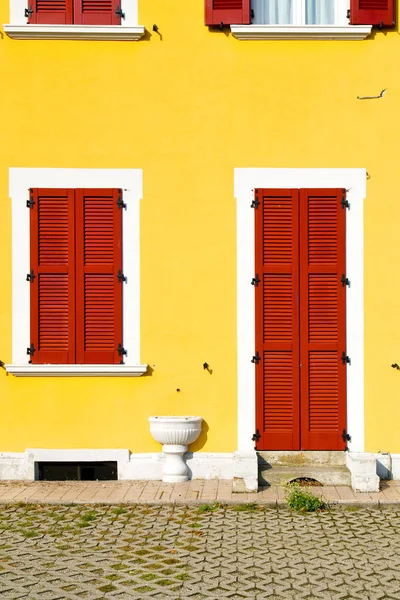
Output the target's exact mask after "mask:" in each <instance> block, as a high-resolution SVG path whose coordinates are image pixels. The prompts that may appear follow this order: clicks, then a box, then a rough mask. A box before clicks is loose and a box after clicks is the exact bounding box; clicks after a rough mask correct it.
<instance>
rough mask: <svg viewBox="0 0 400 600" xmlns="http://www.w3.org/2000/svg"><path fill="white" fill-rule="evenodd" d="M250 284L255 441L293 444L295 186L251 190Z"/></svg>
mask: <svg viewBox="0 0 400 600" xmlns="http://www.w3.org/2000/svg"><path fill="white" fill-rule="evenodd" d="M255 194H256V197H258V200H259V202H260V205H259V207H258V208H256V209H255V249H256V259H255V270H256V274H257V275H258V278H259V279H260V283H259V285H258V286H256V287H255V312H256V348H255V350H256V351H257V352H258V353H259V355H260V362H259V364H257V365H256V366H255V369H256V396H257V409H256V427H257V429H258V430H259V432H260V434H261V439H260V440H259V442H258V443H257V446H258V448H260V449H262V450H270V449H271V450H291V449H296V448H299V443H300V425H299V314H298V296H299V289H298V286H299V283H298V277H299V275H298V265H299V222H298V205H299V191H298V190H262V189H260V190H256V191H255Z"/></svg>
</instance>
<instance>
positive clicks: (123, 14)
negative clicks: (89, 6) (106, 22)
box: [115, 6, 125, 19]
mask: <svg viewBox="0 0 400 600" xmlns="http://www.w3.org/2000/svg"><path fill="white" fill-rule="evenodd" d="M115 14H116V15H117V17H119V18H120V19H125V13H124V12H122V8H121V7H120V6H117V7H116V9H115Z"/></svg>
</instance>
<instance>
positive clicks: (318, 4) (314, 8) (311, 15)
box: [306, 0, 335, 25]
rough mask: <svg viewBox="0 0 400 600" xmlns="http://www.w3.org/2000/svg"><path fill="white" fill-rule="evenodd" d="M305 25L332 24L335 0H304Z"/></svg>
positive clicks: (333, 21)
mask: <svg viewBox="0 0 400 600" xmlns="http://www.w3.org/2000/svg"><path fill="white" fill-rule="evenodd" d="M306 23H307V25H333V24H334V23H335V0H306Z"/></svg>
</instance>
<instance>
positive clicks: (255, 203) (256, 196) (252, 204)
mask: <svg viewBox="0 0 400 600" xmlns="http://www.w3.org/2000/svg"><path fill="white" fill-rule="evenodd" d="M259 206H260V201H259V199H258V190H255V191H254V200H253V202H252V203H251V208H258V207H259Z"/></svg>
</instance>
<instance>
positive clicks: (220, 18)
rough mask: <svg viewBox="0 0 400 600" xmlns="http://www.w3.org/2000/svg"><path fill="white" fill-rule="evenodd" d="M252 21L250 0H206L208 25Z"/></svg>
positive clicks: (238, 23)
mask: <svg viewBox="0 0 400 600" xmlns="http://www.w3.org/2000/svg"><path fill="white" fill-rule="evenodd" d="M220 23H223V24H224V25H240V24H243V25H246V24H249V23H250V0H205V24H206V25H219V24H220Z"/></svg>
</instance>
